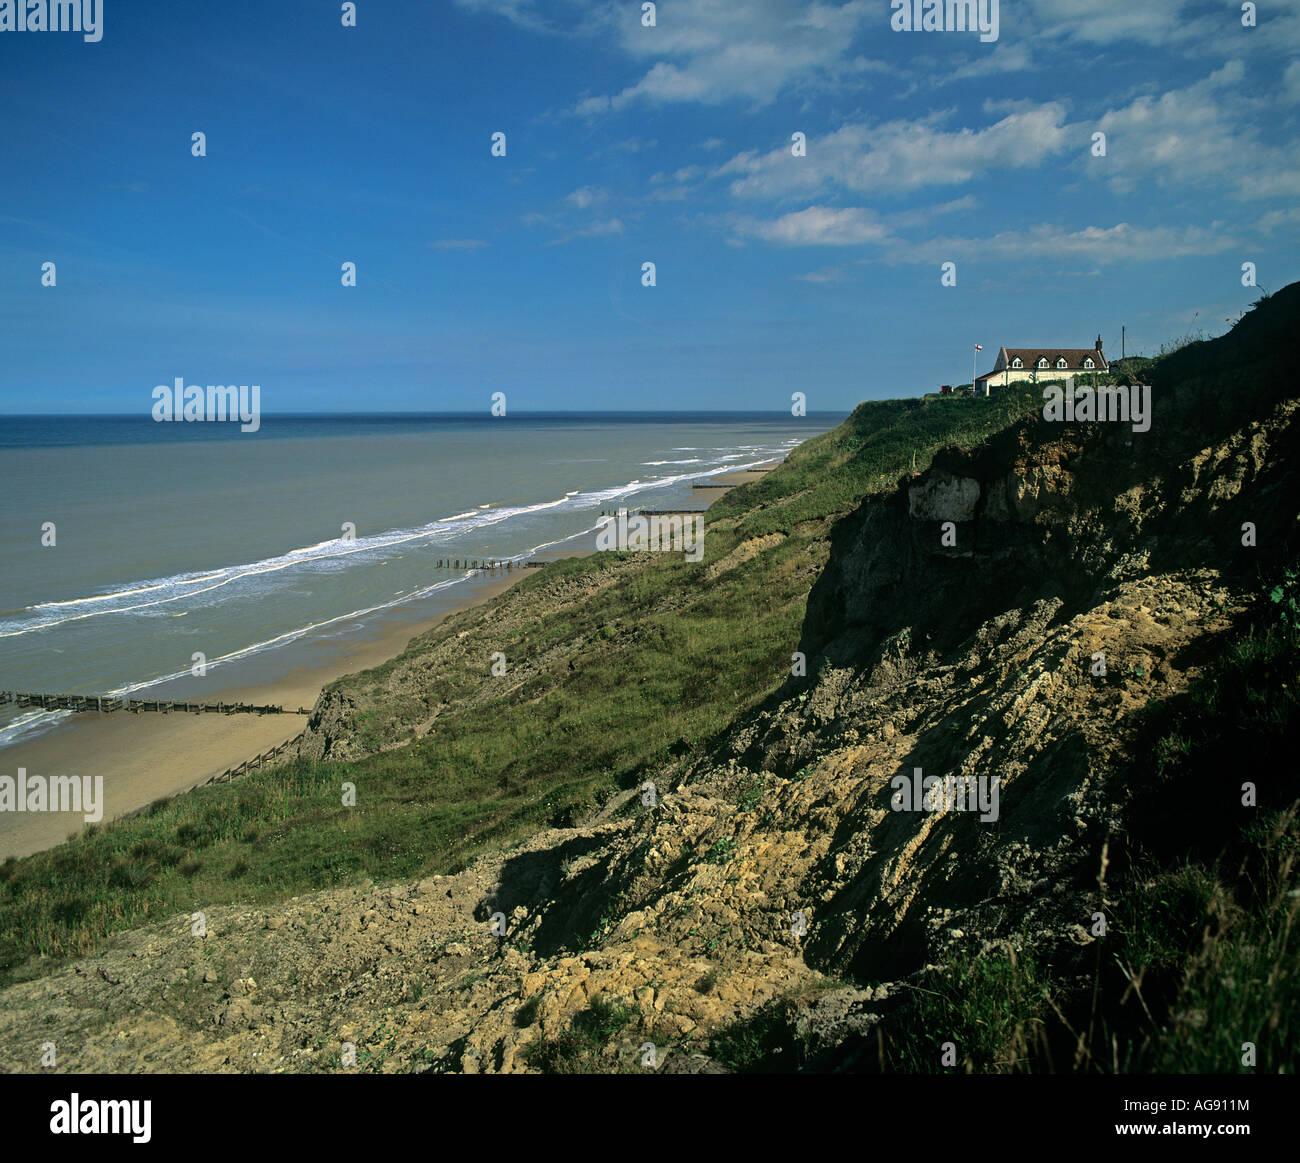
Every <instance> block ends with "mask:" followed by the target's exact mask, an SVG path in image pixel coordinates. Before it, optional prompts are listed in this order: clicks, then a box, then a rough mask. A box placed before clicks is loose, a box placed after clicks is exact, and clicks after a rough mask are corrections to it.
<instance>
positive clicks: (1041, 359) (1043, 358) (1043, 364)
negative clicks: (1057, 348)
mask: <svg viewBox="0 0 1300 1163" xmlns="http://www.w3.org/2000/svg"><path fill="white" fill-rule="evenodd" d="M1038 366H1039V367H1046V366H1047V356H1045V355H1044V356H1040V357H1039V360H1038Z"/></svg>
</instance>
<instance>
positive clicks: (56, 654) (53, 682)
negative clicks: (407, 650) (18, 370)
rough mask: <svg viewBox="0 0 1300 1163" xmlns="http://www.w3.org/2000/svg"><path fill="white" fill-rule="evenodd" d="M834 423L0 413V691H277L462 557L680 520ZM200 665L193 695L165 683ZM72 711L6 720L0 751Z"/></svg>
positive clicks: (411, 607)
mask: <svg viewBox="0 0 1300 1163" xmlns="http://www.w3.org/2000/svg"><path fill="white" fill-rule="evenodd" d="M842 419H843V416H842V415H840V414H831V413H811V414H809V415H808V416H805V417H798V418H796V417H794V416H791V415H789V414H773V413H740V412H719V413H711V412H698V413H685V414H683V413H671V414H669V413H653V412H643V413H631V412H629V413H611V414H607V415H604V416H587V415H583V416H578V415H573V414H564V413H534V414H531V415H518V416H507V417H493V416H489V415H484V414H474V415H464V414H456V415H446V414H440V415H434V414H418V415H403V414H391V413H385V414H375V415H321V414H313V415H310V416H306V415H264V416H263V417H262V422H261V427H260V428H259V430H258V431H257V432H255V433H241V432H240V431H239V425H238V424H233V423H192V424H184V423H183V424H159V423H155V422H154V421H153V420H152V418H151V417H148V416H145V417H139V416H8V417H0V488H2V489H3V492H2V494H0V496H2V497H3V503H2V504H0V690H17V691H37V692H46V693H59V694H64V693H67V694H103V695H127V694H134V693H136V692H140V691H146V690H147V688H149V687H152V686H157V685H158V684H160V683H167V682H172V686H171V687H170V688H169V693H168V695H167V696H166V697H171V698H181V697H193V698H200V697H204V695H212V694H214V693H216V692H219V691H220V689H221V683H220V681H219V680H220V676H221V672H222V668H223V667H229V668H230V669H231V670H233V669H235V668H233V667H231V664H232V663H235V662H237V661H239V662H246V661H247V660H250V659H254V658H256V659H257V660H258V662H259V668H258V673H259V677H260V678H261V679H262V680H264V681H272V680H274V679H275V678H276V677H277V674H278V673H281V672H287V671H288V670H289V669H291V668H292V666H293V665H295V660H300V657H299V656H298V655H296V654H295V652H294V651H293V650H291V649H286V648H287V647H290V646H291V645H292V644H295V643H298V644H301V643H303V642H304V641H308V640H320V639H325V640H329V639H337V640H339V641H342V640H344V639H347V638H348V637H349V636H353V637H354V636H356V635H358V634H362V633H364V632H365V630H366V627H367V625H368V624H370V623H373V622H374V621H375V620H376V619H382V618H384V617H385V616H388V615H391V614H392V613H393V612H394V611H395V610H401V611H402V612H403V613H405V614H408V615H410V616H412V617H415V616H418V615H419V614H420V613H421V611H422V610H426V611H433V610H435V609H446V608H447V604H448V599H449V597H451V596H452V592H453V588H454V587H456V586H458V585H465V584H467V583H469V582H470V581H471V580H472V578H473V577H474V576H475V575H472V574H470V573H469V572H468V571H467V570H465V569H464V568H463V567H462V568H456V567H455V566H454V563H455V562H456V561H460V562H465V561H467V560H468V561H483V560H490V561H501V562H506V561H509V562H513V563H516V564H522V563H523V562H525V561H527V560H529V559H530V558H532V557H533V555H535V554H538V553H539V552H543V553H544V552H545V551H546V550H548V549H554V548H555V547H563V546H565V545H568V544H571V543H572V544H576V543H578V542H579V541H580V540H581V539H583V538H584V537H587V538H589V535H590V534H591V533H592V532H593V531H594V530H595V529H596V528H597V524H598V522H599V520H600V518H601V515H602V514H604V513H609V512H613V511H615V510H617V509H618V508H620V507H625V508H628V509H636V508H649V509H652V508H656V507H663V506H672V507H678V506H680V505H683V502H686V505H687V506H689V503H690V496H691V487H690V486H691V484H692V483H696V482H707V481H708V480H709V478H711V477H715V476H717V475H719V474H722V473H726V472H731V471H735V470H736V469H740V468H744V467H749V466H755V465H760V464H763V463H765V462H770V461H772V460H773V459H774V458H777V457H782V456H784V455H785V454H786V453H788V452H789V451H790V449H791V448H793V447H794V446H795V445H797V444H799V443H800V442H801V441H803V440H806V439H807V438H808V437H810V436H813V435H816V434H817V433H819V432H824V431H826V430H828V429H830V428H832V427H834V426H835V425H836V424H838V423H839V422H840V421H841V420H842ZM683 507H685V506H683ZM439 562H444V563H446V562H451V563H453V565H452V566H451V567H448V566H447V565H442V566H440V565H439ZM200 663H201V665H202V667H203V672H204V675H205V681H204V682H203V683H202V684H201V686H199V685H196V684H191V685H195V686H196V689H195V691H194V693H193V694H190V692H189V691H188V688H187V687H185V685H184V684H182V685H181V686H180V687H178V686H177V685H176V683H175V682H174V681H173V680H178V679H182V678H187V677H190V676H193V675H194V674H195V673H196V671H195V667H196V664H200ZM243 670H244V671H245V672H246V671H247V667H244V668H243ZM214 678H215V679H217V680H218V681H216V682H214V681H212V680H213V679H214ZM136 697H148V695H147V694H146V695H140V694H136ZM67 714H68V712H44V711H33V710H30V709H24V710H19V709H18V708H16V707H15V706H12V705H8V706H0V746H4V745H7V744H10V743H13V742H16V741H17V740H19V739H23V738H27V737H29V736H31V735H32V734H34V733H38V732H41V731H44V730H47V729H49V728H50V727H52V726H54V725H55V724H57V723H58V722H59V721H60V720H61V719H62V718H64V717H66V715H67Z"/></svg>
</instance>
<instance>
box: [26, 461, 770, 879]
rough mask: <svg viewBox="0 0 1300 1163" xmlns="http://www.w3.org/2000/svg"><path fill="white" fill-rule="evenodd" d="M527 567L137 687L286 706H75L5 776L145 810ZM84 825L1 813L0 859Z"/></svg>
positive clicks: (162, 694) (699, 494)
mask: <svg viewBox="0 0 1300 1163" xmlns="http://www.w3.org/2000/svg"><path fill="white" fill-rule="evenodd" d="M773 463H777V462H773ZM761 476H762V474H761V473H759V472H756V471H746V472H737V473H728V474H725V475H723V476H718V477H712V478H709V482H710V483H714V484H724V483H725V484H729V485H731V486H734V485H737V484H743V483H745V482H746V481H749V480H758V479H761ZM725 492H726V489H725V488H709V489H699V490H689V489H688V490H687V492H686V493H685V494H684V495H683V496H682V498H681V503H682V504H683V505H689V506H690V507H695V506H697V505H698V506H700V507H704V506H707V505H709V504H711V503H712V502H713V501H715V500H717V499H718V497H720V496H722V495H723V494H724V493H725ZM593 549H594V545H593V542H592V539H591V538H586V539H582V540H581V541H579V540H578V539H574V540H573V541H572V542H569V543H565V544H562V545H559V546H556V547H554V548H552V549H550V550H545V551H542V552H539V553H538V554H536V555H535V560H540V561H548V560H557V559H559V558H563V557H571V556H575V555H582V554H586V553H590V552H592V551H593ZM531 572H533V571H532V570H530V569H520V570H516V571H514V572H513V573H511V574H506V575H505V576H501V577H498V576H492V575H480V576H477V577H474V578H470V579H467V580H466V581H464V582H462V583H459V584H457V585H456V586H452V587H449V588H448V590H446V591H444V593H443V596H441V597H440V598H439V599H438V600H437V601H436V602H434V601H431V600H427V599H426V600H425V601H423V602H421V603H418V604H417V605H415V606H412V607H407V608H405V609H403V608H401V607H398V608H395V609H393V610H392V611H390V612H389V613H388V614H387V615H385V616H384V617H383V618H382V619H380V620H376V621H375V622H373V623H371V624H369V625H367V626H365V627H364V628H362V629H361V630H360V631H359V632H358V633H357V634H355V635H353V636H352V638H351V640H349V641H340V640H338V639H337V638H333V639H319V640H308V641H303V642H299V643H296V644H295V645H294V647H293V649H294V651H295V653H294V654H292V655H291V656H290V657H293V658H294V659H295V661H296V662H297V661H298V660H301V664H300V665H295V668H294V669H293V670H292V671H290V672H289V673H288V674H281V675H279V676H278V677H274V678H266V677H265V676H267V673H268V670H270V669H272V668H273V667H274V663H275V661H276V660H274V659H269V658H268V657H267V656H266V655H262V656H255V657H253V658H251V659H249V660H246V661H242V662H235V663H231V664H228V665H227V666H223V667H220V668H216V669H214V670H213V671H212V672H211V673H210V675H209V676H208V678H207V679H193V678H187V679H182V680H176V681H174V682H171V683H160V684H158V685H156V686H152V687H149V688H147V689H142V690H139V691H135V692H133V693H132V697H133V698H140V699H186V698H189V699H193V700H198V699H203V700H204V701H216V700H218V699H220V700H221V701H223V702H243V703H250V704H255V705H280V706H283V707H284V713H283V714H278V715H276V714H271V715H247V714H240V715H220V714H194V713H190V714H186V713H184V712H179V711H177V712H174V713H170V714H160V713H155V712H142V713H140V714H129V713H127V712H125V711H117V712H115V713H113V714H110V715H102V714H99V713H98V712H85V713H82V714H75V715H71V716H69V717H68V719H66V720H65V721H64V723H62V724H61V725H59V726H57V727H54V728H52V729H50V730H48V731H46V732H45V733H44V734H41V735H37V736H34V737H32V738H29V739H25V740H20V741H18V742H16V743H14V744H11V745H10V746H8V747H5V748H0V775H7V776H16V775H17V773H18V769H19V768H25V769H26V772H27V776H28V778H29V779H30V778H31V777H32V776H37V775H39V776H45V777H47V778H48V777H52V776H80V777H86V776H89V777H92V778H94V777H97V776H98V777H102V779H103V800H104V802H103V804H102V805H101V806H102V809H103V818H104V819H105V820H110V819H114V818H116V817H118V816H123V815H127V814H129V813H131V812H134V811H138V810H139V809H140V808H142V807H146V806H147V805H149V804H150V803H152V802H153V801H154V800H157V799H161V798H164V797H167V796H172V795H176V794H178V793H180V792H184V791H188V790H189V789H190V788H193V787H196V786H197V785H199V784H201V783H204V782H206V781H207V780H208V779H210V778H211V777H212V776H214V775H220V774H221V773H222V772H223V771H225V770H226V769H228V768H231V767H234V766H236V765H238V764H240V763H243V762H244V761H245V760H247V759H251V758H252V757H253V756H255V755H258V754H260V753H261V752H264V751H267V750H269V749H270V748H272V747H274V746H276V745H278V744H280V743H284V742H286V741H287V740H289V739H292V738H294V737H295V736H296V735H298V734H299V733H300V732H301V731H302V730H303V728H304V727H305V726H306V725H307V716H306V715H300V714H297V713H295V712H296V711H297V710H298V708H300V707H301V708H307V709H310V708H311V707H312V705H313V704H314V703H315V702H316V699H317V697H318V696H319V694H320V692H321V689H322V688H323V687H325V686H326V685H327V684H329V683H331V682H333V681H334V680H335V679H338V678H341V677H343V676H344V675H349V674H356V673H358V672H360V671H363V670H368V669H370V668H371V667H374V666H378V665H380V664H381V663H383V662H387V661H388V660H389V659H390V658H394V657H396V656H397V655H398V654H401V653H402V651H403V650H405V649H406V646H407V644H408V643H409V642H410V640H411V639H412V638H414V637H417V636H418V635H420V634H423V633H424V632H425V631H427V630H429V629H431V628H432V627H434V626H436V625H437V624H438V623H439V622H441V621H442V620H443V619H444V618H446V617H447V616H448V615H450V614H452V613H455V612H456V611H458V610H463V609H468V608H470V607H472V606H476V605H480V604H482V603H483V602H485V601H488V600H490V599H491V598H492V597H494V596H496V595H497V594H499V593H500V592H501V591H502V590H504V589H506V588H508V587H509V586H511V585H513V584H514V583H515V582H516V581H518V580H519V578H520V577H523V576H526V575H527V574H529V573H531ZM284 649H286V650H288V649H290V648H289V647H286V648H284ZM270 653H273V652H268V654H270ZM280 665H281V666H282V665H283V661H282V660H281V661H280ZM83 827H85V821H84V818H83V815H81V814H78V813H75V812H8V811H5V812H0V859H3V858H5V857H8V856H27V855H29V854H31V853H33V852H39V851H41V850H42V849H45V848H51V847H53V846H54V845H56V844H61V843H62V842H63V841H64V840H65V839H67V838H68V837H69V836H71V835H74V834H76V833H78V832H80V831H81V830H82V828H83Z"/></svg>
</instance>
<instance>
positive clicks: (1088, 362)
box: [1083, 356, 1097, 367]
mask: <svg viewBox="0 0 1300 1163" xmlns="http://www.w3.org/2000/svg"><path fill="white" fill-rule="evenodd" d="M1083 366H1084V367H1096V366H1097V365H1096V364H1094V363H1093V362H1092V356H1089V357H1088V358H1087V359H1085V360H1084V361H1083Z"/></svg>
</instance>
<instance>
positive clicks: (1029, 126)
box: [715, 102, 1072, 198]
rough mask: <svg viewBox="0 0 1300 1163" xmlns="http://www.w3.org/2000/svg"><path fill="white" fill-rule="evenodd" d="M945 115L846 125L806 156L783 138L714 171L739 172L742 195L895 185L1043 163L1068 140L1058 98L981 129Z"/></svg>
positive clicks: (943, 181)
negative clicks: (951, 124) (945, 124)
mask: <svg viewBox="0 0 1300 1163" xmlns="http://www.w3.org/2000/svg"><path fill="white" fill-rule="evenodd" d="M943 118H944V115H942V114H936V115H932V116H930V117H927V118H924V119H921V120H913V121H891V122H887V123H885V124H883V125H879V126H867V125H861V124H858V125H845V126H843V127H842V128H840V129H837V130H835V131H834V132H833V133H829V134H826V135H825V136H824V137H819V138H812V139H810V140H809V142H808V154H807V156H806V157H802V158H796V157H794V156H793V155H792V154H791V152H790V148H789V147H788V146H781V147H779V148H777V149H774V150H772V151H771V152H770V153H767V154H762V155H759V154H757V153H755V152H753V151H749V152H746V153H741V154H737V155H736V156H735V157H733V158H732V159H731V160H730V161H728V162H727V163H726V164H725V165H723V166H721V167H720V168H719V169H718V170H717V171H715V173H716V175H717V176H729V175H733V174H739V175H741V176H740V177H737V178H736V179H735V180H734V181H733V182H732V184H731V190H732V193H734V194H736V195H737V196H738V197H744V198H790V197H798V196H805V197H806V196H810V195H813V194H816V193H818V192H820V191H823V190H825V189H828V188H839V189H843V190H851V191H854V192H857V193H865V192H870V191H879V190H886V191H890V192H896V191H900V190H913V189H917V188H918V187H921V186H928V185H950V184H956V183H961V182H966V181H969V180H970V179H971V178H974V177H976V176H977V175H979V174H982V173H984V172H986V171H988V170H990V169H993V168H994V167H996V168H998V169H1004V170H1005V169H1022V168H1031V167H1036V166H1040V165H1043V164H1044V163H1046V162H1050V161H1052V160H1053V159H1054V157H1055V156H1056V155H1058V154H1060V153H1061V152H1062V151H1063V150H1065V149H1066V148H1067V147H1069V146H1070V145H1071V142H1072V138H1071V135H1070V133H1069V131H1068V130H1067V129H1066V127H1065V124H1064V121H1065V108H1064V106H1063V105H1061V104H1059V103H1058V102H1051V103H1049V104H1046V105H1041V106H1038V107H1037V108H1034V109H1031V110H1026V111H1023V112H1017V113H1011V114H1009V115H1008V116H1006V117H1004V118H1002V119H1001V120H1000V121H998V122H996V123H995V124H993V125H990V126H987V127H985V128H983V129H956V130H945V129H942V128H940V127H939V122H940V121H941V120H943Z"/></svg>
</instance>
